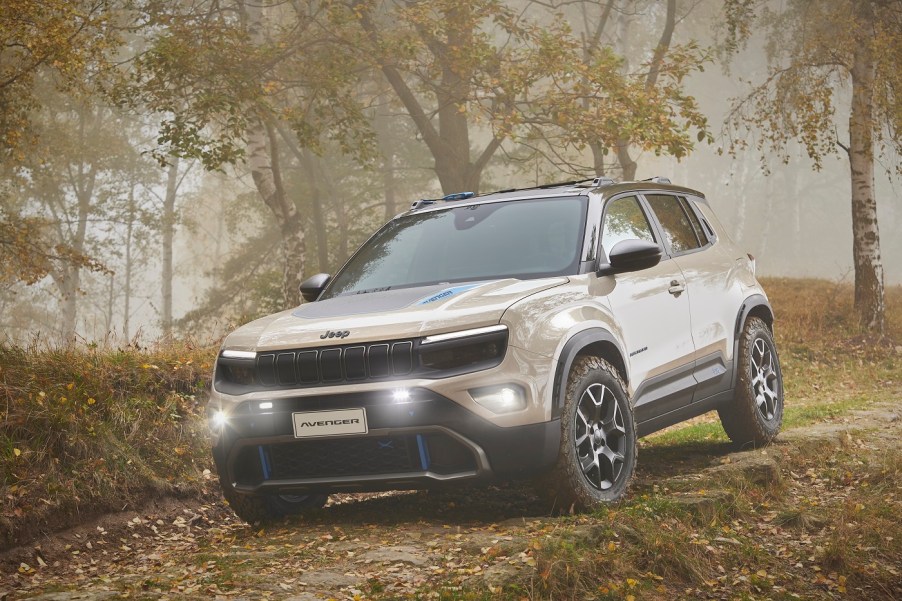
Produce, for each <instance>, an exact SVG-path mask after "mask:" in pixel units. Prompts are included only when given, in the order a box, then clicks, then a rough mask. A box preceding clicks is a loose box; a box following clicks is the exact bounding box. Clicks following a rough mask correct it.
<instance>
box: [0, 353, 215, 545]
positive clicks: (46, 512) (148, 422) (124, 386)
mask: <svg viewBox="0 0 902 601" xmlns="http://www.w3.org/2000/svg"><path fill="white" fill-rule="evenodd" d="M211 355H212V352H211V351H210V350H209V349H195V348H190V347H188V346H184V347H182V348H176V347H167V348H160V349H157V350H153V351H149V352H146V351H138V350H133V349H125V350H100V349H82V348H74V347H73V348H63V349H35V348H31V349H23V348H12V347H0V410H2V414H0V548H3V547H6V546H11V545H13V544H15V543H16V542H17V541H19V540H20V539H21V537H27V536H28V535H29V533H33V532H34V531H35V530H36V529H41V530H46V529H53V528H57V527H60V526H64V525H67V524H69V523H71V522H72V521H74V520H81V519H84V518H86V517H90V516H91V515H96V514H97V513H99V512H103V511H108V510H118V509H123V508H125V507H129V506H131V507H135V506H136V505H140V504H141V503H142V502H144V501H145V500H146V499H148V498H149V497H152V496H155V495H159V494H164V493H165V494H189V493H191V492H192V491H196V490H197V486H198V483H199V481H200V476H201V474H202V470H203V469H205V468H207V467H209V464H210V459H209V448H208V445H207V438H206V432H205V431H204V429H203V426H204V423H203V420H202V418H201V416H202V412H203V406H202V404H203V400H204V399H203V395H204V394H205V390H206V388H207V387H208V386H209V373H210V372H211V369H212V366H211Z"/></svg>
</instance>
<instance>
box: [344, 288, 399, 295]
mask: <svg viewBox="0 0 902 601" xmlns="http://www.w3.org/2000/svg"><path fill="white" fill-rule="evenodd" d="M386 290H391V286H383V287H382V288H366V289H364V290H355V291H354V292H348V294H369V293H370V292H385V291H386ZM342 296H344V295H342Z"/></svg>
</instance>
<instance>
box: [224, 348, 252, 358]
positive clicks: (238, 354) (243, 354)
mask: <svg viewBox="0 0 902 601" xmlns="http://www.w3.org/2000/svg"><path fill="white" fill-rule="evenodd" d="M222 356H223V357H225V358H226V359H256V357H257V353H256V352H255V351H236V350H234V349H226V350H224V351H222Z"/></svg>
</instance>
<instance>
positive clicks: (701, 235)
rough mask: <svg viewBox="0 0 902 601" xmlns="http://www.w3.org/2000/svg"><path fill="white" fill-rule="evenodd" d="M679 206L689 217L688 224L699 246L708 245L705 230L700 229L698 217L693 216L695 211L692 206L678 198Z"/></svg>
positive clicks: (683, 199)
mask: <svg viewBox="0 0 902 601" xmlns="http://www.w3.org/2000/svg"><path fill="white" fill-rule="evenodd" d="M679 199H680V206H682V207H683V210H684V211H686V216H687V217H689V223H690V224H692V229H693V230H694V231H695V237H696V238H698V240H699V242H701V245H702V246H704V245H705V244H707V243H708V236H707V235H705V230H703V229H702V224H701V223H700V222H699V220H698V216H697V215H696V214H695V210H693V208H692V206H690V204H689V201H688V200H686V199H685V198H683V197H682V196H680V197H679Z"/></svg>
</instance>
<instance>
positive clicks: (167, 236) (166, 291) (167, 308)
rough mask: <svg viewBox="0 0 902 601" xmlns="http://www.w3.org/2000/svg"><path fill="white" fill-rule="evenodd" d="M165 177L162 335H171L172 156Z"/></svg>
mask: <svg viewBox="0 0 902 601" xmlns="http://www.w3.org/2000/svg"><path fill="white" fill-rule="evenodd" d="M171 161H172V162H171V163H170V164H169V170H168V173H167V178H166V197H165V198H164V199H163V232H162V237H163V266H162V270H163V273H162V279H163V315H162V320H161V325H162V328H163V337H164V338H167V339H168V338H170V337H171V336H172V243H173V239H174V238H175V199H176V193H177V192H178V184H179V179H178V176H179V160H178V157H173V158H172V159H171Z"/></svg>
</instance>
